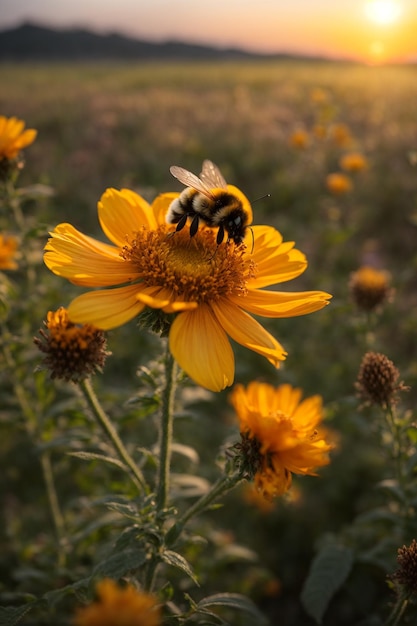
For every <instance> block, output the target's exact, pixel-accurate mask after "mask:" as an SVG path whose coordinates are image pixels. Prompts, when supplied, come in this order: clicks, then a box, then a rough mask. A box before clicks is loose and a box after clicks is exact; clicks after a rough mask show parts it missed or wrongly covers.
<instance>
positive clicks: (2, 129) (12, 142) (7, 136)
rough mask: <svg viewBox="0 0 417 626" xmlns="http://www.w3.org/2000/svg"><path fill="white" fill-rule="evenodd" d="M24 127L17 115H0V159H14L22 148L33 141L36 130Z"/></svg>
mask: <svg viewBox="0 0 417 626" xmlns="http://www.w3.org/2000/svg"><path fill="white" fill-rule="evenodd" d="M24 128H25V123H24V122H23V121H22V120H19V119H18V118H17V117H4V115H0V160H1V159H14V158H15V157H16V156H17V155H18V154H19V152H20V151H21V150H22V149H23V148H26V147H27V146H29V145H30V144H31V143H33V142H34V141H35V139H36V135H37V131H36V130H34V129H33V128H28V129H26V130H24Z"/></svg>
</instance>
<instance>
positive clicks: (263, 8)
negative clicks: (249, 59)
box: [0, 0, 417, 63]
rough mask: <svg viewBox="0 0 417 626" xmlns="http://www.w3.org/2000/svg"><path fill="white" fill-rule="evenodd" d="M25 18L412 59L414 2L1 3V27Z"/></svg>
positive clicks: (277, 48) (151, 36)
mask: <svg viewBox="0 0 417 626" xmlns="http://www.w3.org/2000/svg"><path fill="white" fill-rule="evenodd" d="M28 20H30V21H33V22H37V23H40V24H44V25H47V26H53V27H59V28H67V27H71V26H82V27H86V28H89V29H92V30H95V31H96V32H110V31H117V32H120V33H123V34H126V35H129V36H133V37H137V38H142V39H148V40H157V41H163V40H166V39H177V40H181V41H188V42H194V43H195V42H198V43H202V44H210V45H216V46H221V47H224V46H227V47H229V46H231V47H239V48H244V49H248V50H252V51H257V52H291V53H303V54H304V53H307V54H314V55H325V56H331V57H343V58H346V57H347V58H352V59H359V60H363V61H366V62H371V63H380V62H384V61H404V60H414V61H417V0H291V1H288V0H210V1H206V2H204V1H203V2H201V1H198V0H195V1H194V2H192V1H191V0H116V1H114V0H112V1H111V2H108V1H106V0H71V2H59V1H57V0H29V1H28V0H1V10H0V29H1V30H4V29H6V28H10V27H13V26H16V25H18V24H20V23H21V22H22V21H28Z"/></svg>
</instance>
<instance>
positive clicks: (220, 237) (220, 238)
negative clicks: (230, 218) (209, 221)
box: [216, 224, 224, 246]
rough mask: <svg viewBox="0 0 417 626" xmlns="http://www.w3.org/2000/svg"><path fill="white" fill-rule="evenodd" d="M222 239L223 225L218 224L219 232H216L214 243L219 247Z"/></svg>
mask: <svg viewBox="0 0 417 626" xmlns="http://www.w3.org/2000/svg"><path fill="white" fill-rule="evenodd" d="M223 239H224V227H223V224H220V226H219V230H218V231H217V237H216V243H217V245H218V246H219V245H220V244H221V243H222V241H223Z"/></svg>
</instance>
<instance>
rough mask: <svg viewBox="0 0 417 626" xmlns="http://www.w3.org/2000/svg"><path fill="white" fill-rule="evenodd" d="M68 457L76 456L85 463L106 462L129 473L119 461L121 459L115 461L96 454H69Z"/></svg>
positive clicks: (109, 457)
mask: <svg viewBox="0 0 417 626" xmlns="http://www.w3.org/2000/svg"><path fill="white" fill-rule="evenodd" d="M67 454H68V456H75V457H77V458H78V459H83V461H104V462H105V463H110V464H111V465H116V466H117V467H120V469H122V470H123V471H124V472H128V471H129V468H128V467H127V465H125V464H124V463H122V461H119V459H115V458H114V457H111V456H106V455H105V454H97V453H95V452H84V451H81V452H68V453H67Z"/></svg>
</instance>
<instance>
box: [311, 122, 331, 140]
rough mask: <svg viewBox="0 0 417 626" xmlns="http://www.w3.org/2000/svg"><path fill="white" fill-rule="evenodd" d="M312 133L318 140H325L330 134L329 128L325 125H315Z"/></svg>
mask: <svg viewBox="0 0 417 626" xmlns="http://www.w3.org/2000/svg"><path fill="white" fill-rule="evenodd" d="M312 133H313V135H314V137H316V138H317V139H325V138H326V137H327V133H328V129H327V126H325V124H314V126H313V129H312Z"/></svg>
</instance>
